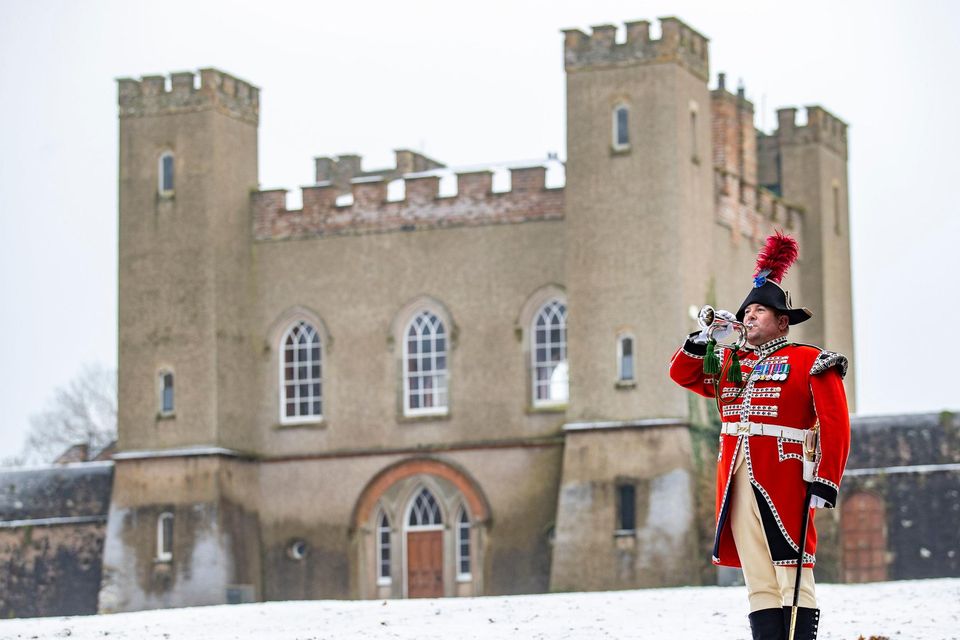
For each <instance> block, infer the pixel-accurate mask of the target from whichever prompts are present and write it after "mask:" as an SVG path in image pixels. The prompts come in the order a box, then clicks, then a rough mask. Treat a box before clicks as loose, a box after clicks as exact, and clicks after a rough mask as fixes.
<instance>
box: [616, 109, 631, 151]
mask: <svg viewBox="0 0 960 640" xmlns="http://www.w3.org/2000/svg"><path fill="white" fill-rule="evenodd" d="M629 113H630V112H629V111H628V110H627V108H626V107H619V108H618V109H617V144H618V145H627V144H630V134H629V130H628V128H627V118H628V115H629Z"/></svg>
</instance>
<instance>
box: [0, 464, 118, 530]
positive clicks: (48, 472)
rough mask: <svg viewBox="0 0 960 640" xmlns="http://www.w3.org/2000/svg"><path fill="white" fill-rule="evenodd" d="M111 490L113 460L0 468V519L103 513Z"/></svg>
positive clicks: (29, 518) (105, 510)
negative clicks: (22, 467) (23, 467)
mask: <svg viewBox="0 0 960 640" xmlns="http://www.w3.org/2000/svg"><path fill="white" fill-rule="evenodd" d="M112 490H113V463H112V462H110V461H102V462H76V463H71V464H64V465H54V466H47V467H34V468H25V469H4V470H0V521H13V520H35V519H44V518H61V517H77V516H93V515H103V514H106V513H107V511H108V509H109V508H110V493H111V491H112Z"/></svg>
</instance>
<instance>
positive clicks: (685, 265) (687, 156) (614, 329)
mask: <svg viewBox="0 0 960 640" xmlns="http://www.w3.org/2000/svg"><path fill="white" fill-rule="evenodd" d="M660 23H661V37H660V38H659V39H652V38H651V37H650V29H649V27H650V24H649V23H648V22H631V23H627V25H626V37H625V40H624V41H623V42H617V40H616V37H615V36H616V32H617V28H616V27H615V26H612V25H602V26H597V27H593V29H592V31H591V33H590V34H589V35H588V34H586V33H583V32H582V31H580V30H577V29H572V30H568V31H565V32H564V33H565V41H564V63H565V68H566V76H567V182H566V203H565V251H566V260H565V278H566V286H567V296H568V303H569V307H568V308H569V316H568V321H567V354H568V358H569V367H570V384H569V387H570V395H569V403H568V405H567V413H566V419H567V422H566V424H565V426H564V431H565V436H566V437H565V445H564V459H563V473H562V480H561V488H560V495H559V498H558V503H557V526H556V540H555V544H554V552H553V565H552V567H551V576H550V588H551V589H552V590H560V591H564V590H571V589H582V588H590V589H624V588H637V587H644V586H654V585H668V584H689V583H691V582H695V581H696V580H698V570H699V569H698V560H697V554H696V544H697V542H696V531H695V523H694V515H693V513H694V507H693V500H694V497H693V493H694V490H693V486H694V482H695V480H694V473H695V472H694V470H693V454H692V451H691V447H692V445H691V438H690V432H689V428H688V418H687V416H688V414H689V405H688V399H687V397H686V395H685V394H684V393H683V391H682V390H681V389H679V388H671V387H670V386H669V381H667V380H666V376H665V370H666V366H667V363H668V362H669V361H670V357H671V355H672V353H673V351H674V350H675V349H676V345H677V340H678V338H679V337H680V336H682V335H683V333H684V332H685V331H686V330H687V326H688V324H689V322H690V320H689V315H688V309H689V305H690V304H691V301H695V300H704V298H705V296H706V293H707V291H706V284H705V283H706V282H707V281H708V274H709V269H710V264H709V251H710V244H709V242H704V240H703V238H704V235H709V233H710V229H711V225H712V224H713V168H712V166H711V149H710V94H709V92H708V90H707V75H708V72H709V54H708V48H707V39H706V38H705V37H704V36H702V35H701V34H699V33H697V32H696V31H695V30H694V29H692V28H691V27H689V26H688V25H686V24H684V23H683V22H681V21H679V20H677V19H676V18H662V19H661V21H660ZM625 341H626V342H625ZM624 344H630V348H631V352H632V353H631V356H632V358H633V360H634V363H635V364H634V371H633V375H632V378H628V379H624V376H623V375H622V372H618V369H617V365H618V363H619V364H621V366H622V362H623V354H624V353H626V347H625V346H624ZM667 505H669V507H667ZM664 509H668V510H669V512H670V515H669V516H668V517H666V518H664V517H662V516H663V514H665V513H666V511H664ZM633 513H638V514H641V516H640V517H637V518H636V519H635V520H634V518H633V516H632V515H629V514H633ZM668 521H669V524H668ZM587 522H591V523H603V524H601V525H600V526H597V527H586V526H584V523H587ZM607 526H613V527H615V528H616V529H621V530H624V531H625V533H623V535H622V536H617V535H615V536H611V535H610V533H609V530H608V529H607V528H606V527H607Z"/></svg>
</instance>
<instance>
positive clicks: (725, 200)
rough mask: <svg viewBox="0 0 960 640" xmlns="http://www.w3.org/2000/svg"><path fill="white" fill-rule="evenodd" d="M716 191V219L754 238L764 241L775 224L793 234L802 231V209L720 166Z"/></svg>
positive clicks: (735, 230)
mask: <svg viewBox="0 0 960 640" xmlns="http://www.w3.org/2000/svg"><path fill="white" fill-rule="evenodd" d="M714 194H715V196H716V213H717V221H718V222H719V223H720V224H722V225H725V226H728V227H730V228H731V230H732V231H734V232H736V233H738V234H739V235H742V236H745V237H747V238H750V239H751V240H753V241H754V242H762V241H763V239H764V238H766V237H767V236H768V235H770V234H771V233H772V232H773V230H774V228H777V229H783V230H785V231H786V232H788V233H789V234H790V235H793V236H800V235H801V234H802V227H803V209H801V208H799V207H795V206H792V205H789V204H787V203H786V202H784V201H783V200H782V199H780V198H778V197H777V196H776V195H774V194H773V192H771V191H769V190H767V189H764V188H763V187H759V186H757V185H756V184H750V183H747V182H744V181H743V180H741V179H740V177H739V176H738V175H736V174H734V173H728V172H726V171H724V170H723V169H721V168H720V167H717V168H716V170H715V171H714Z"/></svg>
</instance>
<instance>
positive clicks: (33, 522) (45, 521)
mask: <svg viewBox="0 0 960 640" xmlns="http://www.w3.org/2000/svg"><path fill="white" fill-rule="evenodd" d="M106 521H107V514H103V515H96V516H63V517H54V518H28V519H26V520H0V529H16V528H18V527H50V526H55V525H58V524H88V523H92V522H106Z"/></svg>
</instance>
